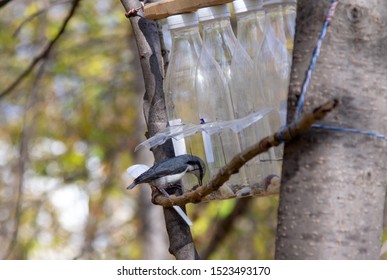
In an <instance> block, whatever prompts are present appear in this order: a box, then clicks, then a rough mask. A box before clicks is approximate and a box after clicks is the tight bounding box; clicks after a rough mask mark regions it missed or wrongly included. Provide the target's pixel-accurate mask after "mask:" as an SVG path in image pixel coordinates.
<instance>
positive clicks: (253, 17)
mask: <svg viewBox="0 0 387 280" xmlns="http://www.w3.org/2000/svg"><path fill="white" fill-rule="evenodd" d="M237 29H238V31H237V34H238V41H239V43H240V44H241V45H242V46H243V48H244V49H245V50H246V51H247V53H248V54H249V56H250V57H251V58H253V57H254V56H255V53H256V49H260V47H261V44H262V42H263V39H264V31H265V12H264V11H263V10H256V11H249V12H245V13H241V14H237Z"/></svg>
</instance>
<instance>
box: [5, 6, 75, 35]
mask: <svg viewBox="0 0 387 280" xmlns="http://www.w3.org/2000/svg"><path fill="white" fill-rule="evenodd" d="M71 2H72V1H71V0H67V1H64V2H58V3H53V4H51V5H50V7H47V8H44V9H41V10H39V11H37V12H35V13H33V14H32V15H30V16H29V17H27V18H26V19H24V20H23V21H22V23H20V25H19V26H18V27H17V28H16V30H15V32H13V34H12V36H13V37H16V36H17V35H19V33H20V31H21V29H22V28H23V26H24V25H25V24H26V23H28V22H30V21H31V20H33V19H34V18H36V17H38V16H40V15H42V14H44V13H47V12H48V11H49V10H50V9H51V8H53V7H54V6H57V5H64V4H69V3H71Z"/></svg>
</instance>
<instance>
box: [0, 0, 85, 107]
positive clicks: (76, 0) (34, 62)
mask: <svg viewBox="0 0 387 280" xmlns="http://www.w3.org/2000/svg"><path fill="white" fill-rule="evenodd" d="M80 1H81V0H74V1H73V4H72V6H71V9H70V11H69V13H68V15H67V16H66V18H65V20H64V21H63V24H62V26H61V28H60V29H59V31H58V33H57V34H56V36H55V37H54V39H52V40H51V41H50V42H49V43H48V44H47V46H46V47H45V48H44V49H43V51H42V52H41V53H40V54H39V55H38V56H36V57H35V58H34V59H33V60H32V61H31V63H30V64H29V65H28V67H27V68H26V69H25V70H24V71H23V72H22V73H21V74H20V75H19V77H17V78H16V80H15V81H14V82H13V83H12V84H11V85H9V86H8V87H7V88H6V89H5V90H4V91H2V92H1V93H0V100H1V99H2V98H3V97H5V96H6V95H8V94H9V93H11V92H12V91H13V90H14V89H15V88H16V87H17V86H18V85H19V84H20V83H21V82H22V81H23V80H24V79H25V78H26V77H27V76H28V75H29V74H30V73H31V71H32V70H33V69H34V68H35V66H36V65H37V64H38V62H39V61H40V60H42V59H45V58H47V57H48V55H49V54H50V51H51V50H52V48H53V47H54V46H55V44H56V42H58V40H59V38H60V37H61V36H62V34H63V33H64V32H65V30H66V27H67V24H68V23H69V21H70V19H71V18H72V16H73V15H74V13H75V10H76V9H77V7H78V4H79V2H80Z"/></svg>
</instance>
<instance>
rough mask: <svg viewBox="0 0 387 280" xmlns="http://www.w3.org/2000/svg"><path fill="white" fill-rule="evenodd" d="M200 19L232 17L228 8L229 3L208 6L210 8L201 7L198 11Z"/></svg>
mask: <svg viewBox="0 0 387 280" xmlns="http://www.w3.org/2000/svg"><path fill="white" fill-rule="evenodd" d="M197 13H198V17H199V21H207V20H212V19H216V18H222V17H230V16H231V14H230V10H229V8H228V5H227V4H223V5H218V6H213V7H208V8H201V9H199V10H198V11H197Z"/></svg>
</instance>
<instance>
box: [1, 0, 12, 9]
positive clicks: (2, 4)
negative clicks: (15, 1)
mask: <svg viewBox="0 0 387 280" xmlns="http://www.w3.org/2000/svg"><path fill="white" fill-rule="evenodd" d="M11 1H12V0H1V1H0V9H1V8H3V7H4V6H5V5H7V4H8V3H9V2H11Z"/></svg>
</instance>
